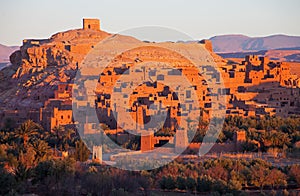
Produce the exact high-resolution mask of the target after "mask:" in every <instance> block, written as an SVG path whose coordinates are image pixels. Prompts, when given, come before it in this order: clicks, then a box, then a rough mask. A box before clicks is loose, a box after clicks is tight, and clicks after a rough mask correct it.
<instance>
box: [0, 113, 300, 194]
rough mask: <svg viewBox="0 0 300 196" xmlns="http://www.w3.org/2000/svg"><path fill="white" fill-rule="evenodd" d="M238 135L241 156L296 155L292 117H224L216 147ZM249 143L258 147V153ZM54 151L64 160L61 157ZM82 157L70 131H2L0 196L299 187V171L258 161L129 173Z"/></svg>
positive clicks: (298, 135) (178, 164)
mask: <svg viewBox="0 0 300 196" xmlns="http://www.w3.org/2000/svg"><path fill="white" fill-rule="evenodd" d="M205 126H206V124H205V122H203V123H202V124H201V125H200V126H199V127H200V128H199V129H198V130H197V135H196V137H195V138H194V139H195V140H199V141H201V137H203V133H205V132H204V131H203V130H205ZM201 129H203V130H201ZM241 129H243V130H245V131H246V132H247V143H246V145H245V150H248V151H253V150H254V151H255V150H262V151H269V150H270V149H273V150H274V149H278V150H280V151H282V152H283V151H284V152H290V153H291V152H293V153H291V154H295V153H296V152H297V150H298V149H299V145H298V144H299V141H300V119H299V118H292V117H291V118H285V119H283V118H275V117H266V118H264V119H260V120H258V119H254V118H246V119H243V118H240V117H228V118H226V120H225V124H224V129H223V131H222V134H221V135H220V137H219V140H218V142H224V141H226V140H228V139H229V140H230V139H232V137H233V134H234V132H235V131H237V130H241ZM261 130H265V131H261ZM167 131H168V130H167V129H165V130H163V131H161V134H164V132H167ZM202 131H203V132H202ZM253 141H257V142H259V143H261V146H260V149H257V146H256V145H254V144H256V143H254V142H253ZM136 142H137V141H135V143H136ZM62 152H69V156H68V157H67V158H62V156H61V154H62ZM89 156H90V152H89V151H88V149H87V148H86V146H85V144H84V143H83V142H82V141H81V140H80V138H79V136H78V135H77V133H76V131H74V130H72V129H65V128H63V127H56V128H54V129H53V130H51V131H49V132H47V131H45V130H43V128H42V127H41V126H40V125H39V124H36V123H34V122H32V121H26V122H24V123H23V124H22V125H21V126H19V127H18V128H16V129H12V128H10V126H8V125H7V126H6V127H4V128H3V129H2V130H1V131H0V195H15V194H25V193H36V194H40V195H54V194H55V195H127V194H131V195H136V194H140V195H147V194H149V192H151V191H153V190H160V191H164V190H169V191H188V192H190V193H192V192H193V193H205V192H210V193H212V192H214V194H225V193H232V194H236V195H239V194H244V193H245V190H246V189H250V190H251V189H255V190H260V191H266V190H264V189H270V190H274V191H273V192H272V193H274V192H277V194H279V195H285V194H287V191H286V189H287V190H289V189H290V188H291V187H292V188H293V187H299V186H300V165H292V166H281V167H275V166H272V165H271V164H270V163H268V162H265V161H263V160H260V159H255V160H249V161H246V160H240V159H236V160H235V159H222V158H219V159H205V160H198V161H197V160H193V161H194V162H190V161H189V160H180V159H178V160H176V161H174V162H172V163H170V164H168V165H166V166H164V167H161V168H158V169H155V170H151V171H142V172H130V171H124V170H120V169H116V168H112V167H108V166H103V165H96V164H94V163H85V161H86V160H87V159H88V157H89ZM128 161H131V160H128ZM289 192H290V193H291V192H293V191H289ZM268 193H270V192H268Z"/></svg>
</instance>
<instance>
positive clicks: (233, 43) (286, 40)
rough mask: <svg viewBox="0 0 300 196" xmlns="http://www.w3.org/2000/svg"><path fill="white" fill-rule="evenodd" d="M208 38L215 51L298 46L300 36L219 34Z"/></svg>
mask: <svg viewBox="0 0 300 196" xmlns="http://www.w3.org/2000/svg"><path fill="white" fill-rule="evenodd" d="M210 40H211V41H212V43H213V48H214V51H215V52H216V53H235V52H257V51H261V50H273V49H281V48H295V47H300V36H287V35H272V36H267V37H247V36H244V35H221V36H215V37H212V38H210Z"/></svg>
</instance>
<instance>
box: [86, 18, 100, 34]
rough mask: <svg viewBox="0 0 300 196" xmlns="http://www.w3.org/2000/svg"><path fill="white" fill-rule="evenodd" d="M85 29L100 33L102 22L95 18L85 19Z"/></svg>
mask: <svg viewBox="0 0 300 196" xmlns="http://www.w3.org/2000/svg"><path fill="white" fill-rule="evenodd" d="M83 29H84V30H88V29H91V30H94V31H100V20H99V19H93V18H84V19H83Z"/></svg>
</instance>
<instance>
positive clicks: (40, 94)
mask: <svg viewBox="0 0 300 196" xmlns="http://www.w3.org/2000/svg"><path fill="white" fill-rule="evenodd" d="M109 35H110V34H109V33H106V32H104V31H100V30H98V31H96V30H89V29H87V30H86V29H85V30H84V29H77V30H70V31H66V32H61V33H57V34H55V35H53V36H52V37H51V38H49V39H45V40H24V41H23V45H22V46H21V48H20V50H18V51H15V52H14V53H13V54H12V55H11V56H10V61H11V63H12V65H11V66H8V67H6V68H4V69H2V70H1V71H0V108H9V109H22V108H23V109H24V108H31V109H38V108H40V107H41V106H42V105H43V104H44V102H45V101H46V100H48V99H49V98H51V97H53V96H54V95H53V91H54V89H56V88H57V85H58V84H59V83H64V82H71V80H72V79H73V78H74V76H75V74H76V70H77V67H78V65H79V64H80V62H81V61H82V60H83V58H84V57H85V55H86V54H87V53H88V52H89V50H90V49H91V48H92V47H93V46H94V44H96V43H98V42H99V41H101V40H102V39H104V38H106V37H107V36H109Z"/></svg>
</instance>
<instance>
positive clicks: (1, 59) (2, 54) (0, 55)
mask: <svg viewBox="0 0 300 196" xmlns="http://www.w3.org/2000/svg"><path fill="white" fill-rule="evenodd" d="M18 49H19V46H5V45H2V44H0V63H7V62H9V56H10V55H11V54H12V53H13V52H14V51H16V50H18Z"/></svg>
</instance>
